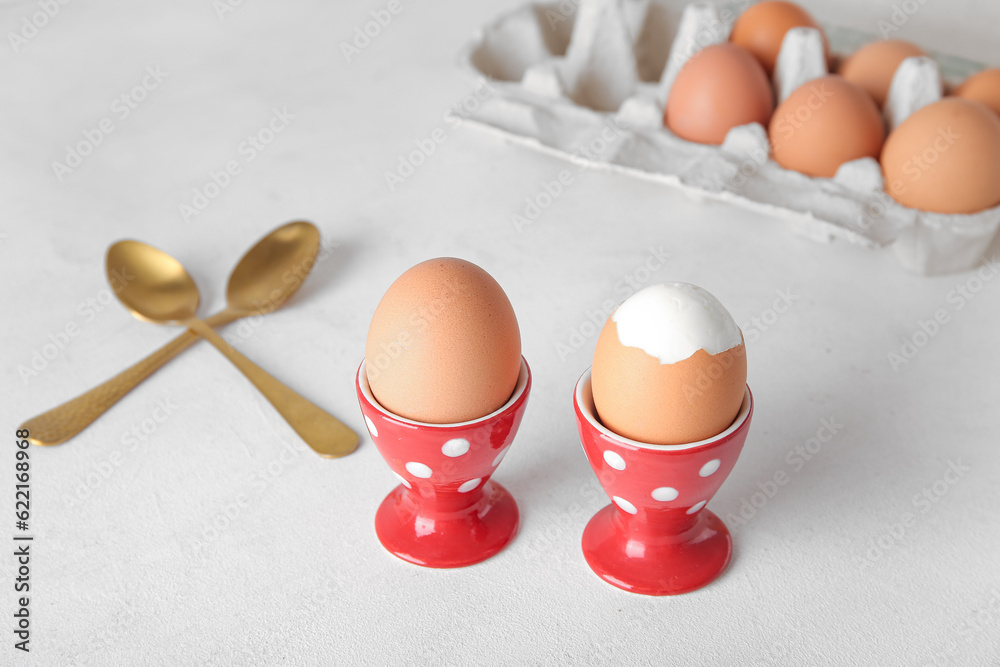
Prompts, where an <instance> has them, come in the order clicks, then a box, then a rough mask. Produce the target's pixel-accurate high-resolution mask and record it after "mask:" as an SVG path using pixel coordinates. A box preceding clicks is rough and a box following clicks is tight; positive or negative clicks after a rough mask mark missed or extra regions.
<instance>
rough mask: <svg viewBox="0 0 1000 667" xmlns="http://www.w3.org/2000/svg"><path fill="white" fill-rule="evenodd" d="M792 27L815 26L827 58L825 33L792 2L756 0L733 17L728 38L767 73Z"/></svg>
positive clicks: (828, 53)
mask: <svg viewBox="0 0 1000 667" xmlns="http://www.w3.org/2000/svg"><path fill="white" fill-rule="evenodd" d="M792 28H816V29H817V30H819V33H820V35H822V37H823V52H824V53H825V54H826V60H827V62H829V61H830V45H829V43H828V42H827V39H826V33H825V32H823V29H822V28H820V27H819V24H818V23H816V20H815V19H813V17H812V16H811V15H810V14H809V12H807V11H806V10H804V9H802V7H799V6H798V5H797V4H795V3H794V2H781V1H780V0H773V1H770V2H758V3H757V4H755V5H751V6H750V7H749V8H748V9H747V10H746V11H745V12H743V14H741V15H740V17H739V18H738V19H736V23H735V24H734V25H733V30H732V32H731V33H730V35H729V40H730V41H731V42H732V43H733V44H738V45H740V46H742V47H743V48H745V49H746V50H747V51H749V52H750V53H752V54H753V55H754V57H755V58H757V60H758V61H760V64H761V65H763V66H764V71H765V72H767V75H768V76H771V74H772V73H773V72H774V65H775V63H776V62H777V61H778V53H779V52H780V51H781V42H782V40H784V39H785V33H786V32H788V31H789V30H791V29H792Z"/></svg>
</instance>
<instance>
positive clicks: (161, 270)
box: [107, 241, 358, 458]
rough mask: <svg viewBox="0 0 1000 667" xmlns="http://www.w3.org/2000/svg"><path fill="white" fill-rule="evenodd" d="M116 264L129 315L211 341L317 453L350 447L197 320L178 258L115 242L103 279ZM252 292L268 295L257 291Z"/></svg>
mask: <svg viewBox="0 0 1000 667" xmlns="http://www.w3.org/2000/svg"><path fill="white" fill-rule="evenodd" d="M119 267H123V268H122V273H124V274H126V275H130V276H134V277H133V278H131V280H129V281H128V282H127V283H125V284H124V285H123V287H122V289H121V290H119V292H118V300H119V301H121V302H122V304H123V305H124V306H125V307H126V308H128V309H129V310H130V311H132V314H133V315H135V316H136V317H138V318H139V319H143V320H148V321H150V322H154V323H156V324H177V325H181V326H184V327H186V328H187V329H189V330H191V331H194V332H195V333H196V334H198V335H199V336H201V337H202V338H204V339H205V340H207V341H208V342H209V343H211V344H212V345H214V346H215V347H216V348H217V349H218V350H219V351H220V352H222V354H223V355H224V356H225V357H226V358H227V359H229V361H230V362H232V363H233V365H234V366H236V368H238V369H239V370H240V371H242V373H243V375H245V376H246V377H247V379H248V380H250V382H252V383H253V384H254V386H255V387H257V389H259V390H260V393H262V394H264V398H266V399H267V400H268V401H270V402H271V405H273V406H274V408H275V409H276V410H277V411H278V412H279V413H280V414H281V416H282V417H284V418H285V421H287V422H288V425H289V426H291V427H292V428H293V429H294V430H295V432H296V433H298V434H299V436H300V437H301V438H302V439H303V440H305V441H306V444H307V445H309V446H310V447H312V448H313V449H314V450H315V451H316V453H317V454H319V455H320V456H326V457H331V458H332V457H337V456H344V455H345V454H350V453H351V452H353V451H354V449H355V447H357V444H358V436H357V435H356V434H355V433H354V432H353V431H351V429H349V428H347V427H346V426H345V425H344V424H342V423H341V422H340V421H338V420H337V419H335V418H334V417H333V416H331V415H330V414H328V413H327V412H325V411H324V410H322V409H320V408H319V407H317V406H316V405H315V404H313V403H311V402H310V401H308V400H306V399H305V398H303V397H302V396H300V395H298V394H296V393H295V392H294V391H292V390H291V389H289V388H288V387H287V386H285V385H284V384H282V383H281V382H278V381H277V380H275V379H274V378H273V377H271V376H270V375H269V374H268V373H267V372H265V371H264V370H262V369H261V368H260V367H259V366H257V365H256V364H255V363H253V362H252V361H250V360H249V359H247V358H246V357H245V356H243V355H242V354H240V353H239V352H237V351H236V349H235V348H234V347H233V346H232V345H230V344H229V343H227V342H226V341H224V340H223V339H222V337H221V336H220V335H219V334H217V333H215V330H214V329H212V327H210V326H209V325H208V324H206V323H205V322H203V321H202V320H199V319H198V318H197V316H196V314H197V312H198V302H199V300H200V296H199V294H198V286H197V285H195V284H194V280H192V279H191V276H190V275H189V274H188V272H187V271H186V270H185V269H184V267H183V266H181V263H180V262H178V261H177V260H176V259H174V258H173V257H171V256H170V255H168V254H167V253H165V252H163V251H162V250H158V249H157V248H154V247H153V246H151V245H147V244H145V243H142V242H140V241H119V242H118V243H115V244H114V245H112V246H111V248H109V249H108V257H107V271H108V277H109V280H110V279H111V278H112V277H113V276H114V271H115V270H116V269H118V268H119ZM257 296H258V297H259V298H268V295H267V294H266V293H264V292H261V291H258V292H257ZM258 300H259V299H258Z"/></svg>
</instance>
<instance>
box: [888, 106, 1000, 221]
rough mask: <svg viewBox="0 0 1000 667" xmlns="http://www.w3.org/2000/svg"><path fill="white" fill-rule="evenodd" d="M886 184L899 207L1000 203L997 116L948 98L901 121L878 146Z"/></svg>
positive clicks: (949, 208) (974, 207)
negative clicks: (882, 144) (880, 150)
mask: <svg viewBox="0 0 1000 667" xmlns="http://www.w3.org/2000/svg"><path fill="white" fill-rule="evenodd" d="M881 162H882V171H883V173H884V174H885V189H886V191H887V192H888V193H889V194H890V195H891V196H892V198H893V199H895V200H896V201H898V202H899V203H900V204H902V205H903V206H909V207H910V208H916V209H921V210H924V211H933V212H935V213H976V212H977V211H982V210H983V209H987V208H992V207H993V206H996V205H997V204H1000V116H997V115H996V114H995V113H993V111H991V110H990V109H989V108H988V107H987V106H985V105H984V104H980V103H979V102H974V101H972V100H966V99H962V98H959V97H946V98H945V99H943V100H940V101H938V102H934V103H932V104H928V105H927V106H925V107H922V108H920V109H918V110H917V111H915V112H914V113H913V114H911V115H910V116H909V117H908V118H907V119H906V120H904V121H903V122H902V123H900V125H899V127H897V128H896V129H895V130H893V132H892V133H891V134H890V135H889V138H888V139H886V142H885V148H884V149H883V151H882V159H881Z"/></svg>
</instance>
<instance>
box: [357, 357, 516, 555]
mask: <svg viewBox="0 0 1000 667" xmlns="http://www.w3.org/2000/svg"><path fill="white" fill-rule="evenodd" d="M356 386H357V392H358V401H359V403H360V404H361V412H362V414H363V415H364V418H365V423H366V424H367V425H368V432H369V433H370V434H371V437H372V440H373V441H374V442H375V446H376V447H377V448H378V451H379V454H381V455H382V458H383V459H385V462H386V463H387V464H388V465H389V468H390V469H391V470H392V472H393V473H394V474H395V475H396V478H397V479H398V480H399V482H400V483H399V486H397V487H396V488H395V489H393V490H392V492H390V493H389V495H388V496H386V497H385V500H383V501H382V504H381V505H380V506H379V508H378V511H377V513H376V514H375V532H376V534H377V535H378V539H379V541H380V542H381V543H382V546H383V547H385V548H386V550H388V551H389V553H391V554H393V555H395V556H398V557H399V558H401V559H403V560H405V561H408V562H410V563H415V564H416V565H422V566H424V567H436V568H450V567H463V566H466V565H472V564H473V563H478V562H480V561H483V560H486V559H487V558H490V557H491V556H494V555H495V554H497V553H498V552H500V551H501V550H502V549H503V548H504V547H505V546H507V544H508V543H510V541H511V540H512V539H514V536H515V535H516V533H517V527H518V517H519V514H518V510H517V503H516V502H515V501H514V498H513V496H511V494H510V493H509V492H508V491H507V490H506V489H505V488H503V487H502V486H500V485H499V484H497V483H496V482H493V481H491V480H490V477H491V476H492V475H493V473H494V472H495V471H496V469H497V466H498V465H500V461H501V460H503V458H504V455H505V454H506V453H507V450H508V448H509V447H510V445H511V442H512V441H513V440H514V435H515V434H516V433H517V429H518V426H519V425H520V423H521V417H522V416H523V415H524V408H525V406H526V405H527V401H528V393H529V391H530V390H531V371H530V369H529V368H528V364H527V363H526V362H525V361H524V359H523V358H522V359H521V372H520V374H519V375H518V379H517V385H516V386H515V388H514V393H513V394H512V395H511V397H510V399H508V401H507V402H506V403H505V404H504V405H503V407H501V408H500V409H499V410H497V411H496V412H493V413H491V414H489V415H486V416H484V417H481V418H480V419H475V420H472V421H468V422H463V423H459V424H428V423H423V422H416V421H412V420H410V419H405V418H403V417H400V416H398V415H395V414H393V413H391V412H389V411H388V410H386V409H385V408H383V407H382V406H381V405H379V403H378V401H376V400H375V397H374V396H373V394H372V392H371V388H370V387H369V385H368V376H367V375H366V374H365V365H364V362H362V364H361V368H360V369H359V370H358V375H357V378H356Z"/></svg>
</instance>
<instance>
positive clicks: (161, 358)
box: [18, 310, 239, 446]
mask: <svg viewBox="0 0 1000 667" xmlns="http://www.w3.org/2000/svg"><path fill="white" fill-rule="evenodd" d="M238 317H239V315H238V314H236V313H233V312H230V311H228V310H223V311H221V312H219V313H216V314H215V315H213V316H212V317H210V318H208V319H207V320H205V323H206V324H208V325H209V326H221V325H223V324H228V323H229V322H232V321H233V320H235V319H237V318H238ZM197 340H198V336H197V335H195V334H194V333H193V332H191V331H185V332H184V333H182V334H181V335H180V336H178V337H177V338H174V339H173V340H172V341H170V342H169V343H167V344H166V345H164V346H163V347H161V348H160V349H159V350H157V351H156V352H154V353H152V354H151V355H149V356H148V357H146V358H145V359H143V360H142V361H138V362H136V363H135V364H133V365H132V366H131V367H129V368H126V369H125V370H124V371H122V372H121V373H119V374H118V375H116V376H114V377H113V378H111V379H110V380H107V381H106V382H104V383H103V384H99V385H97V386H96V387H94V388H93V389H91V390H90V391H88V392H86V393H84V394H80V395H79V396H77V397H76V398H74V399H72V400H69V401H66V402H65V403H63V404H62V405H59V406H56V407H54V408H52V409H51V410H49V411H48V412H43V413H42V414H40V415H38V416H37V417H32V418H31V419H29V420H28V421H26V422H24V423H23V424H21V426H20V427H18V428H20V429H27V430H28V432H29V433H30V436H29V437H28V440H29V441H30V442H31V443H32V444H34V445H42V446H46V445H58V444H59V443H62V442H66V441H67V440H69V439H70V438H72V437H74V436H76V435H77V434H79V433H80V432H81V431H82V430H83V429H85V428H87V427H88V426H90V425H91V424H93V423H94V421H96V420H97V418H98V417H100V416H101V415H103V414H104V413H105V412H107V411H108V409H109V408H110V407H111V406H112V405H114V404H115V403H117V402H118V401H120V400H121V399H122V397H123V396H125V394H127V393H129V392H130V391H132V390H133V389H135V388H136V387H137V386H138V385H139V384H140V383H141V382H142V381H143V380H145V379H146V378H148V377H149V376H150V375H152V374H153V373H154V372H155V371H157V370H159V369H160V368H161V367H162V366H163V365H164V364H166V363H167V362H168V361H170V360H171V359H173V358H174V357H176V356H177V355H178V354H180V353H181V352H183V351H184V350H186V349H188V348H189V347H191V345H192V344H193V343H194V342H195V341H197Z"/></svg>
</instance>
